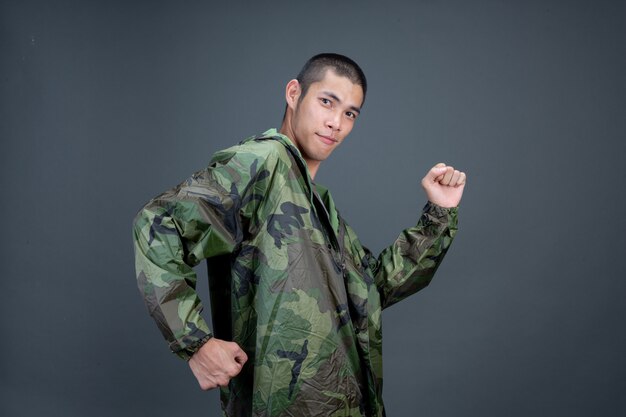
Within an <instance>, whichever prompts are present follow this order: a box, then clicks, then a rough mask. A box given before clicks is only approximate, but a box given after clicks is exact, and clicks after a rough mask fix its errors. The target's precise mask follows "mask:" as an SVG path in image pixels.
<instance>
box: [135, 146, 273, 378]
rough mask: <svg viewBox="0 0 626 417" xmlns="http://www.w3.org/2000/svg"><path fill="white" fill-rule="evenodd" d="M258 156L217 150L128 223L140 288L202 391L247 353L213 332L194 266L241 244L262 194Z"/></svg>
mask: <svg viewBox="0 0 626 417" xmlns="http://www.w3.org/2000/svg"><path fill="white" fill-rule="evenodd" d="M263 162H265V161H262V160H259V159H258V155H256V154H254V153H244V152H239V153H236V154H235V153H226V154H222V155H221V157H220V158H216V160H214V161H213V163H212V164H211V166H210V167H209V168H208V169H206V170H203V171H200V172H198V173H196V174H195V175H194V176H192V177H191V178H190V179H189V180H187V181H185V182H184V183H182V184H181V185H179V186H178V187H176V188H174V189H172V190H169V191H167V192H165V193H163V194H162V195H160V196H158V197H156V198H155V199H153V200H152V201H150V202H149V203H148V204H147V205H146V206H145V207H144V208H143V209H142V210H141V211H140V212H139V213H138V214H137V216H136V218H135V221H134V228H133V237H134V245H135V259H136V270H137V280H138V285H139V289H140V291H141V293H142V295H143V297H144V300H145V302H146V305H147V307H148V310H149V312H150V314H151V315H152V317H153V318H154V320H155V322H156V323H157V326H158V327H159V329H160V330H161V332H162V334H163V336H164V337H165V338H166V339H167V341H168V342H169V345H170V349H171V350H172V351H173V352H175V353H176V354H177V355H178V356H180V357H181V358H183V359H186V360H189V366H190V368H191V370H192V371H193V373H194V375H195V376H196V378H197V379H198V383H199V384H200V386H201V387H202V388H203V389H210V388H214V387H216V386H219V385H224V384H226V383H227V382H228V379H229V378H230V377H232V376H234V375H236V374H238V373H239V372H240V371H241V367H242V366H243V363H245V361H246V360H247V357H246V354H245V352H243V350H241V348H240V347H239V346H238V345H237V344H236V343H232V342H228V341H223V340H219V339H216V338H213V337H212V334H211V331H210V330H209V328H208V326H207V324H206V322H205V321H204V319H203V318H202V316H201V314H200V312H201V311H202V305H201V302H200V299H199V298H198V295H197V293H196V279H197V277H196V274H195V272H194V270H193V267H194V266H195V265H197V264H198V263H199V262H200V261H201V260H202V259H205V258H211V257H214V256H219V255H224V254H228V253H232V252H233V250H235V248H236V247H237V245H238V244H239V243H240V242H241V239H242V233H243V232H242V229H243V228H244V227H245V226H242V218H241V215H242V214H241V213H244V215H245V216H246V217H247V214H246V213H251V212H254V210H255V209H256V206H255V205H256V204H258V202H259V201H260V200H261V199H262V198H261V197H262V196H261V195H256V192H258V191H259V190H261V191H262V189H263V188H264V187H263V185H264V183H265V182H266V181H267V180H268V171H267V170H264V169H262V167H263ZM253 184H254V187H252V185H253ZM249 190H256V191H255V195H250V191H249ZM209 262H210V260H209ZM224 279H228V277H224ZM218 319H219V318H218Z"/></svg>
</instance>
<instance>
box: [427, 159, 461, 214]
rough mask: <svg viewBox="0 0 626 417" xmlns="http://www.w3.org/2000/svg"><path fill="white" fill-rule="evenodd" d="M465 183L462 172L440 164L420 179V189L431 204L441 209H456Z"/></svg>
mask: <svg viewBox="0 0 626 417" xmlns="http://www.w3.org/2000/svg"><path fill="white" fill-rule="evenodd" d="M465 181H466V176H465V173H464V172H461V171H459V170H456V169H454V168H453V167H451V166H447V165H446V164H444V163H443V162H440V163H438V164H437V165H435V166H434V167H432V168H431V169H430V171H428V173H427V174H426V176H425V177H424V178H423V179H422V187H423V188H424V191H425V192H426V196H427V197H428V200H429V201H430V202H431V203H435V204H437V205H438V206H441V207H456V206H458V205H459V203H460V202H461V196H463V188H465Z"/></svg>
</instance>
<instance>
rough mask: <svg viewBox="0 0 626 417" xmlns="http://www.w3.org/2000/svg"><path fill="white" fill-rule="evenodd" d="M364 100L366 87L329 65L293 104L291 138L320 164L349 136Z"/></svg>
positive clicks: (312, 160)
mask: <svg viewBox="0 0 626 417" xmlns="http://www.w3.org/2000/svg"><path fill="white" fill-rule="evenodd" d="M362 103H363V89H362V88H361V86H360V85H358V84H354V83H352V81H350V80H349V79H348V78H346V77H342V76H338V75H337V74H335V73H334V71H332V70H330V69H328V70H326V74H325V76H324V78H323V79H322V80H321V81H318V82H314V83H312V84H311V85H310V86H309V89H308V91H307V92H306V95H305V96H304V97H301V96H298V100H297V101H296V102H295V103H294V104H293V107H292V108H293V116H292V119H291V126H290V129H289V130H290V131H291V132H290V133H291V135H290V138H291V139H292V141H293V142H294V144H295V145H296V147H297V148H298V149H299V150H300V152H301V153H302V157H303V158H304V160H305V161H307V163H309V164H311V163H313V164H319V162H321V161H323V160H325V159H326V158H328V156H329V155H330V154H331V152H332V151H333V150H334V149H335V148H336V147H337V146H339V144H340V143H341V142H342V141H343V140H344V138H346V136H348V134H349V133H350V131H351V130H352V127H353V126H354V122H355V120H356V118H357V116H358V115H359V112H360V108H361V104H362Z"/></svg>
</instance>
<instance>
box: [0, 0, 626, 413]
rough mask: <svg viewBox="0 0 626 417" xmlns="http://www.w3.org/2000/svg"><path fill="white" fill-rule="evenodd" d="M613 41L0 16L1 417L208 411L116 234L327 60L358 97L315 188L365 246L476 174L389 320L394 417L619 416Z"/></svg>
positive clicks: (556, 21)
mask: <svg viewBox="0 0 626 417" xmlns="http://www.w3.org/2000/svg"><path fill="white" fill-rule="evenodd" d="M625 27H626V6H625V4H624V2H623V1H554V0H548V1H545V0H544V1H412V2H409V1H404V2H387V3H383V2H381V1H375V2H374V1H372V2H367V1H362V0H360V1H342V2H332V1H316V2H295V1H282V2H278V1H275V2H258V1H257V2H249V3H248V2H242V1H231V2H225V1H224V2H220V3H216V4H211V3H210V2H200V1H189V2H184V3H182V2H181V3H179V2H169V3H166V2H154V1H135V2H129V1H125V2H122V1H117V2H114V1H101V2H93V1H91V2H87V1H73V2H68V1H55V2H43V1H41V2H32V1H2V2H0V52H1V55H0V56H1V59H2V61H1V66H0V103H1V109H0V138H1V139H2V141H1V149H2V152H1V155H2V157H1V158H2V159H1V165H0V169H1V189H2V198H1V201H2V204H1V205H0V216H1V217H0V218H1V219H2V234H1V236H2V240H1V241H2V247H1V248H0V249H1V250H0V254H1V255H0V256H1V258H0V265H1V268H2V269H1V271H2V279H1V281H0V291H1V292H0V295H1V297H2V301H1V302H0V309H1V310H0V313H1V315H0V320H1V321H0V325H1V330H2V347H1V351H0V353H1V356H0V357H1V359H0V386H1V389H0V414H1V415H3V416H39V415H46V416H64V417H67V416H144V415H145V416H147V415H151V416H171V415H206V416H212V415H217V414H218V412H219V411H218V410H219V407H218V400H217V393H216V392H208V393H205V392H202V391H200V390H199V388H197V386H196V383H195V380H194V379H193V377H192V375H191V373H190V371H189V370H188V368H187V365H186V364H185V363H184V362H182V361H179V360H178V359H177V358H175V357H174V356H173V355H172V354H170V353H169V351H168V349H167V346H166V344H165V343H164V342H163V341H162V339H161V336H160V334H159V332H158V330H157V329H156V326H155V325H154V324H153V323H152V321H151V320H150V319H149V317H148V315H147V311H146V309H145V307H144V305H143V302H142V300H141V298H140V296H139V293H138V291H137V289H136V284H135V278H134V264H133V256H132V245H131V233H130V226H131V220H132V218H133V216H134V214H135V212H136V211H137V210H138V209H139V208H140V207H141V206H142V205H143V204H144V203H145V202H146V201H147V200H148V199H150V198H151V197H153V196H154V195H156V194H158V193H160V192H161V191H163V190H165V189H166V188H169V187H171V186H173V185H175V184H176V183H178V182H180V181H182V180H183V179H184V178H186V177H187V176H188V175H189V174H191V173H192V172H193V171H195V170H197V169H200V168H202V167H204V166H205V165H206V163H207V161H208V160H209V158H210V156H211V154H212V153H213V152H215V151H216V150H218V149H221V148H223V147H226V146H229V145H231V144H233V143H235V142H237V141H239V140H240V139H242V138H243V137H246V136H249V135H251V134H255V133H259V132H261V131H264V130H265V129H267V128H269V127H272V126H276V127H277V126H278V125H279V123H280V119H281V117H282V111H283V108H284V98H283V91H284V86H285V84H286V82H287V81H288V80H289V79H290V78H292V77H293V76H295V74H296V73H297V71H298V70H299V69H300V67H301V65H302V64H303V63H304V61H305V60H306V59H307V58H308V57H309V56H311V55H313V54H315V53H318V52H322V51H336V52H340V53H345V54H347V55H349V56H351V57H352V58H354V59H355V60H356V61H357V62H359V63H360V64H361V65H362V67H363V68H364V70H365V72H366V74H367V76H368V79H369V82H370V85H371V89H370V92H369V95H368V98H367V102H366V105H365V107H364V111H363V113H362V115H361V118H360V119H359V121H358V123H357V127H356V128H355V130H354V131H353V133H352V135H351V136H350V138H349V140H348V141H347V142H346V143H344V145H343V146H342V148H340V149H339V150H338V151H337V152H336V153H335V154H333V156H332V157H331V159H330V160H328V161H326V162H325V163H324V164H323V165H322V168H321V170H320V173H319V175H318V181H319V182H321V183H324V184H325V185H327V186H329V187H330V188H331V189H332V191H333V194H334V196H335V199H336V200H337V202H338V205H339V207H340V208H341V210H342V213H343V215H344V216H345V217H346V218H347V219H348V221H349V222H350V223H351V224H352V226H353V227H354V228H355V229H356V230H357V231H358V232H359V235H360V237H361V240H362V241H363V242H364V243H365V244H366V245H368V246H369V247H370V248H371V249H373V250H374V251H380V250H381V249H382V248H383V247H384V246H385V245H386V244H388V243H390V242H391V241H392V239H394V238H395V236H396V235H397V233H398V232H399V231H400V230H401V229H402V228H404V227H406V226H409V225H411V224H413V223H414V222H415V220H416V219H417V216H418V213H419V210H420V209H421V207H422V205H423V203H424V196H423V193H422V192H421V190H420V187H419V180H420V178H421V177H422V176H423V174H424V173H425V172H426V170H427V169H428V168H429V167H430V166H432V165H434V164H435V163H436V162H439V161H446V162H448V163H450V164H453V165H455V166H458V167H459V168H461V169H463V170H465V171H466V172H467V173H468V176H469V183H468V186H467V188H466V193H465V197H464V199H463V202H462V210H461V213H460V229H461V230H460V233H459V234H458V238H457V240H456V241H455V242H454V245H453V246H452V249H451V251H450V253H449V256H448V258H447V259H446V261H445V262H444V265H443V266H442V267H441V268H440V270H439V273H438V276H437V277H436V278H435V280H434V281H433V283H432V284H431V286H430V287H429V288H428V289H426V290H425V291H423V292H422V293H420V294H418V295H416V296H415V297H412V298H410V299H409V300H407V301H405V302H403V303H401V304H399V305H397V306H394V307H392V308H390V309H389V310H386V311H385V313H384V329H385V337H384V349H385V350H384V356H385V378H386V379H385V396H384V397H385V402H386V405H387V409H388V414H389V415H390V416H415V415H419V416H434V417H443V416H451V417H458V416H624V415H626V381H625V380H626V359H625V356H626V353H625V352H626V336H625V334H626V326H625V318H626V303H625V301H626V300H625V295H626V285H625V283H624V278H625V277H626V268H625V261H624V258H625V256H626V253H625V248H626V241H625V240H626V239H625V237H624V232H625V231H626V227H625V226H626V225H625V220H624V215H623V213H624V205H625V203H626V201H625V193H624V189H625V186H624V183H625V180H626V178H625V174H624V167H623V164H624V162H625V153H626V152H625V145H624V140H625V139H626V135H625V133H626V123H625V119H626V117H625V115H626V82H625V78H626V77H625V74H626V29H625ZM199 273H200V274H201V279H200V281H201V282H202V283H201V286H200V291H201V292H202V293H203V294H206V291H207V290H206V287H207V285H206V282H205V279H206V278H205V275H204V271H203V270H201V271H200V272H199ZM205 298H208V297H206V296H205ZM207 310H208V309H207ZM207 318H208V315H207Z"/></svg>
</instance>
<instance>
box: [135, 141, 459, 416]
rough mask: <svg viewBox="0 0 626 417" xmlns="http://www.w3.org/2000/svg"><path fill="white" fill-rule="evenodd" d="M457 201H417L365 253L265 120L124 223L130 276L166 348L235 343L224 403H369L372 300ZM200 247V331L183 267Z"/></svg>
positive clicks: (410, 280) (378, 307)
mask: <svg viewBox="0 0 626 417" xmlns="http://www.w3.org/2000/svg"><path fill="white" fill-rule="evenodd" d="M456 224H457V209H456V208H453V209H445V208H441V207H438V206H436V205H434V204H431V203H428V204H426V206H425V208H424V211H423V213H422V215H421V217H420V219H419V221H418V223H417V225H416V226H415V227H412V228H410V229H407V230H405V231H403V232H402V234H401V235H400V236H399V237H398V239H397V240H396V241H395V243H393V245H392V246H390V247H388V248H387V249H385V250H384V251H383V252H382V254H381V255H380V256H378V257H375V256H373V255H372V254H371V253H370V252H369V251H368V250H367V249H365V248H364V247H363V246H362V245H361V243H360V242H359V240H358V239H357V237H356V235H355V233H354V231H353V230H352V229H351V228H350V227H349V226H348V225H347V224H346V223H345V221H344V220H343V219H342V217H341V216H340V215H339V212H338V211H337V209H336V207H335V204H334V202H333V199H332V198H331V196H330V194H329V192H328V190H326V189H324V188H323V187H321V186H319V185H314V184H313V183H312V181H311V179H310V176H309V174H308V170H307V168H306V164H305V162H304V160H303V159H302V158H301V156H300V153H299V151H298V150H297V149H296V148H295V147H294V146H293V145H292V143H291V142H290V141H289V139H288V138H287V137H285V136H283V135H280V134H279V133H278V132H277V131H276V130H275V129H271V130H269V131H267V132H265V133H264V134H263V135H260V136H257V137H252V138H248V139H246V140H244V141H243V142H241V143H240V144H239V145H237V146H234V147H232V148H229V149H226V150H224V151H221V152H218V153H217V154H216V155H215V156H214V158H213V160H212V161H211V164H210V165H209V167H208V168H207V169H205V170H202V171H200V172H197V173H196V174H194V175H193V176H192V177H191V178H190V179H189V180H187V181H185V182H184V183H182V184H180V185H179V186H178V187H176V188H174V189H172V190H170V191H167V192H165V193H164V194H162V195H160V196H158V197H156V198H155V199H153V200H152V201H150V202H149V203H148V204H147V205H146V207H145V208H144V209H143V210H142V211H140V212H139V214H138V215H137V217H136V219H135V223H134V241H135V252H136V268H137V279H138V283H139V288H140V290H141V292H142V294H143V296H144V298H145V301H146V304H147V306H148V309H149V311H150V314H151V315H152V316H153V318H154V319H155V320H156V322H157V325H158V327H159V328H160V330H161V332H162V333H163V335H164V336H165V338H166V339H167V340H168V342H169V344H170V348H171V349H172V351H173V352H175V353H177V354H178V355H179V356H180V357H182V358H185V359H188V358H189V357H190V356H191V355H192V354H193V352H195V351H196V350H197V349H198V347H199V346H201V345H202V343H204V341H205V340H207V339H208V338H209V337H211V336H212V335H213V334H214V335H215V337H218V338H220V339H225V340H232V341H235V342H237V343H238V344H239V345H240V346H241V347H242V348H243V349H244V350H245V352H246V353H247V355H248V358H249V360H248V362H247V363H246V364H245V366H244V368H243V370H242V372H241V374H240V375H238V376H237V377H236V378H234V379H232V380H231V382H230V384H229V386H228V387H226V388H222V389H221V397H220V398H221V401H222V408H223V411H224V415H226V416H250V415H252V416H305V415H306V416H309V415H319V416H362V415H367V416H382V415H384V411H383V403H382V328H381V311H382V309H383V308H385V307H388V306H390V305H392V304H394V303H396V302H398V301H400V300H402V299H403V298H405V297H407V296H409V295H411V294H413V293H415V292H416V291H418V290H420V289H422V288H424V287H425V286H426V285H428V283H429V282H430V280H431V279H432V277H433V274H434V273H435V270H436V269H437V267H438V265H439V264H440V262H441V260H442V258H443V257H444V255H445V253H446V251H447V249H448V247H449V246H450V243H451V241H452V239H453V237H454V234H455V233H456ZM202 259H207V265H208V269H209V286H210V293H211V307H212V317H213V330H214V333H212V332H211V331H210V330H209V327H208V326H207V324H206V323H205V321H204V320H203V319H202V317H201V315H200V312H201V310H202V305H201V303H200V300H199V299H198V296H197V294H196V291H195V286H196V275H195V273H194V271H193V269H192V268H193V266H194V265H197V264H198V263H199V262H200V261H201V260H202Z"/></svg>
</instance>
